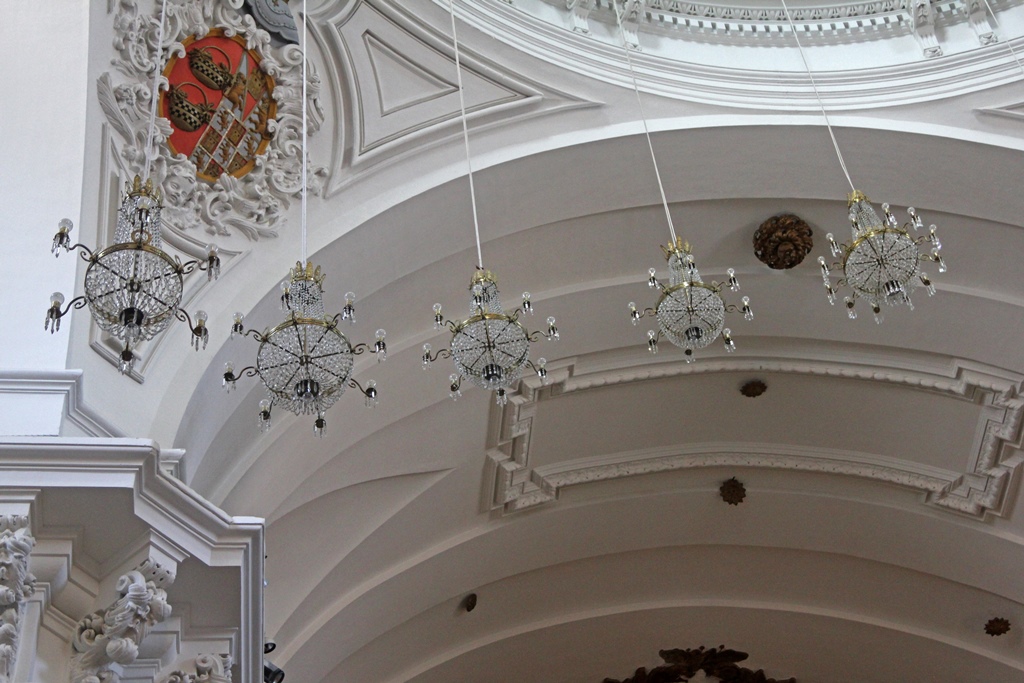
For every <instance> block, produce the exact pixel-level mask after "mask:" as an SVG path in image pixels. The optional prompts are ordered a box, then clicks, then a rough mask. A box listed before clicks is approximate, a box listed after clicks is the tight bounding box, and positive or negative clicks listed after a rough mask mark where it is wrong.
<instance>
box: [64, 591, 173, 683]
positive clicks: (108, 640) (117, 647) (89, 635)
mask: <svg viewBox="0 0 1024 683" xmlns="http://www.w3.org/2000/svg"><path fill="white" fill-rule="evenodd" d="M117 592H118V594H119V595H120V596H121V597H119V598H118V599H117V600H115V601H114V603H113V604H112V605H110V607H108V608H107V609H105V610H98V611H96V612H93V613H92V614H90V615H88V616H86V617H85V618H83V619H82V620H81V621H79V622H78V629H77V631H76V633H75V636H74V640H73V641H72V646H73V648H74V652H75V654H74V655H73V657H72V661H71V683H116V681H117V680H118V677H117V673H116V672H115V671H113V670H111V668H110V667H111V666H112V665H114V664H120V665H125V664H131V663H132V662H134V661H135V658H136V657H138V656H139V643H141V642H142V641H143V639H144V638H145V637H146V635H147V634H148V633H149V631H150V629H151V628H152V627H153V626H154V625H155V624H158V623H160V622H162V621H164V620H165V619H167V617H169V616H170V615H171V606H170V605H169V604H168V603H167V592H166V591H164V590H163V589H161V588H157V587H156V586H155V584H154V583H153V582H152V581H149V582H147V581H146V578H145V577H144V576H143V575H142V572H139V571H130V572H128V573H127V574H124V575H122V576H121V577H120V578H119V579H118V580H117Z"/></svg>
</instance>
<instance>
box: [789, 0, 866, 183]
mask: <svg viewBox="0 0 1024 683" xmlns="http://www.w3.org/2000/svg"><path fill="white" fill-rule="evenodd" d="M781 2H782V9H783V11H785V13H786V20H787V21H789V28H790V29H791V30H792V31H793V39H794V40H795V41H796V47H797V49H798V50H799V51H800V59H802V60H803V62H804V69H806V70H807V77H808V78H809V79H810V80H811V88H813V89H814V98H815V99H816V100H817V101H818V108H819V109H821V115H822V116H823V117H824V118H825V127H826V128H828V135H829V137H830V138H832V147H834V148H835V150H836V158H838V159H839V165H840V166H841V167H842V169H843V175H845V176H846V182H848V183H849V184H850V190H851V191H853V192H856V191H857V188H856V187H854V185H853V180H851V179H850V172H849V171H848V170H847V169H846V161H844V160H843V153H842V152H840V151H839V143H838V142H836V134H835V133H834V132H833V131H832V121H831V120H830V119H829V117H828V112H827V111H825V104H824V102H822V101H821V93H820V92H818V84H817V83H815V82H814V74H813V73H811V65H810V63H809V62H808V61H807V54H806V53H805V52H804V46H803V45H801V44H800V36H798V35H797V30H796V24H794V23H793V15H792V14H790V13H789V7H788V6H787V5H786V0H781Z"/></svg>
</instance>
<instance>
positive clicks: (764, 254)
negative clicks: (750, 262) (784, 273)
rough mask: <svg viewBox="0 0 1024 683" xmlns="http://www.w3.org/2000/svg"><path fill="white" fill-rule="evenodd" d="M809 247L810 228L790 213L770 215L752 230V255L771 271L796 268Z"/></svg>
mask: <svg viewBox="0 0 1024 683" xmlns="http://www.w3.org/2000/svg"><path fill="white" fill-rule="evenodd" d="M813 246H814V239H813V231H812V230H811V226H809V225H807V223H806V222H805V221H804V219H802V218H800V217H799V216H796V215H794V214H791V213H783V214H779V215H778V216H772V217H771V218H769V219H768V220H766V221H765V222H764V223H761V225H760V226H759V227H758V228H757V230H755V231H754V255H755V256H757V258H758V259H759V260H760V261H761V262H762V263H764V264H765V265H767V266H768V267H769V268H774V269H775V270H787V269H789V268H793V267H795V266H798V265H799V264H800V262H801V261H803V260H804V257H805V256H807V254H808V253H810V251H811V247H813Z"/></svg>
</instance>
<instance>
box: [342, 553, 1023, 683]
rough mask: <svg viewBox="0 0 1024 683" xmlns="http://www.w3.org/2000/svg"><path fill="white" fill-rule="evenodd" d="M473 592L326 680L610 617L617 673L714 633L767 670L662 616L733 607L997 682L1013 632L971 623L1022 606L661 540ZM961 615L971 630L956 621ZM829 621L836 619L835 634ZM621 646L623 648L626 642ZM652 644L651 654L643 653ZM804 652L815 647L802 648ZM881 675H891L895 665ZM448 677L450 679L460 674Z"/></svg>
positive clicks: (801, 558) (839, 564)
mask: <svg viewBox="0 0 1024 683" xmlns="http://www.w3.org/2000/svg"><path fill="white" fill-rule="evenodd" d="M772 568H776V569H775V570H773V569H772ZM787 576H788V577H791V580H786V578H787ZM475 590H476V593H477V595H478V598H479V601H478V608H477V610H474V612H473V613H471V614H467V613H464V612H462V611H461V610H460V608H459V605H458V604H457V603H458V599H459V597H461V596H458V597H455V598H452V599H451V600H447V601H445V602H442V603H440V604H438V605H436V606H434V607H432V608H430V609H428V610H426V611H424V612H422V613H420V614H419V615H417V616H415V617H414V618H412V619H410V620H409V621H406V622H404V623H403V624H401V625H399V626H397V627H396V628H394V629H392V630H390V631H388V632H387V633H385V634H383V635H382V636H381V637H379V638H377V639H376V640H374V641H372V642H370V643H368V644H367V645H365V646H364V647H362V648H361V649H360V650H359V651H357V652H355V653H354V654H353V655H352V656H351V657H349V658H348V659H346V660H345V661H343V662H342V663H340V664H339V665H338V667H336V668H335V669H334V670H333V671H332V672H331V673H330V674H329V675H328V676H327V677H326V680H361V681H371V680H380V681H408V680H415V679H416V676H418V675H423V676H424V677H425V678H426V679H427V680H430V679H432V678H434V679H439V676H440V674H439V673H437V671H436V670H442V671H443V670H446V669H447V670H449V672H451V670H452V669H453V668H456V667H457V668H462V670H463V671H466V669H465V668H463V667H464V666H465V665H464V664H463V661H464V660H467V659H469V660H479V659H480V657H481V651H484V652H486V651H488V650H491V651H492V652H493V653H494V655H493V656H494V657H496V658H503V655H501V654H498V653H499V652H500V650H502V649H505V648H507V647H508V645H509V642H508V641H510V640H513V639H516V638H522V637H524V636H525V637H528V638H531V639H535V638H543V637H544V636H543V635H542V634H544V633H546V632H548V631H550V630H551V629H557V628H560V627H561V628H567V629H576V628H586V627H585V626H582V624H581V623H580V622H585V621H589V620H597V621H600V620H603V619H605V618H607V617H611V616H618V617H621V618H622V619H623V620H624V621H627V620H628V621H627V623H629V624H630V625H631V626H632V628H626V629H622V628H620V629H616V631H615V632H616V633H617V634H618V637H619V638H620V639H621V640H620V642H619V643H618V644H611V645H610V650H612V651H615V652H616V654H618V653H623V654H625V653H628V652H630V651H631V650H634V649H635V654H634V655H633V656H634V659H633V660H632V661H631V662H629V664H631V666H627V667H624V668H623V671H624V672H625V671H629V670H630V669H631V668H632V667H635V666H638V665H640V664H642V663H646V662H648V661H651V658H652V657H653V656H654V655H655V651H656V650H657V649H660V648H668V647H695V646H696V645H698V644H705V645H706V644H708V643H710V642H714V643H715V644H716V645H717V644H720V643H726V644H728V646H730V647H734V648H736V649H739V650H742V651H746V652H750V653H752V655H753V659H752V660H751V661H752V662H758V661H760V663H758V664H757V667H764V666H766V664H765V661H766V660H765V659H764V658H765V657H774V656H778V652H777V651H774V650H769V648H768V647H766V644H765V643H764V642H757V641H756V639H755V638H754V637H752V636H751V634H747V638H746V642H738V641H737V638H739V637H740V636H739V634H738V633H736V632H731V633H730V632H726V631H724V630H722V629H721V628H720V627H718V626H713V625H712V624H711V620H710V619H708V618H705V619H704V620H702V621H699V622H697V624H693V623H690V624H687V627H686V628H680V627H681V626H682V624H680V622H681V621H682V620H681V619H679V618H678V617H676V618H673V617H670V616H668V615H669V614H670V613H672V612H682V613H684V614H685V613H686V612H691V611H692V612H697V611H704V612H733V611H736V612H740V613H742V616H741V617H739V615H737V616H738V617H739V618H742V619H752V620H758V621H759V620H762V619H766V620H769V621H772V620H777V619H784V618H786V616H787V615H789V616H792V617H794V618H796V617H798V616H799V617H804V618H808V619H813V618H816V617H827V618H828V619H833V620H836V621H837V622H838V621H842V622H846V623H845V626H844V627H845V628H851V629H858V628H863V627H866V626H873V627H877V628H879V629H882V630H885V631H887V632H888V633H887V636H886V638H887V640H888V643H887V644H886V646H885V647H886V649H887V650H889V651H890V652H893V653H897V652H900V649H901V646H900V645H897V644H896V642H895V641H903V642H905V641H907V640H909V639H910V638H921V639H924V640H928V641H931V645H932V646H934V647H937V648H940V649H942V650H943V651H944V655H943V658H951V659H960V658H969V659H972V660H974V661H973V662H972V666H978V662H977V660H978V659H987V660H989V665H990V666H991V665H998V666H999V667H1000V668H1001V667H1006V669H1008V670H1009V671H1008V672H1006V675H1005V676H1004V677H1005V678H1007V679H1009V678H1012V676H1011V675H1009V674H1010V673H1011V672H1019V671H1021V670H1022V668H1024V663H1022V662H1021V661H1020V657H1019V656H1018V655H1017V654H1016V653H1015V651H1014V650H1015V648H1016V647H1018V646H1019V640H1018V642H1010V639H994V638H991V637H989V636H987V635H985V634H984V633H983V631H982V629H981V628H980V627H979V626H980V625H981V624H984V623H985V621H987V620H988V619H989V618H990V616H988V615H990V614H996V613H1000V614H1004V613H1012V612H1013V611H1014V610H1019V609H1021V607H1022V606H1021V605H1020V604H1017V603H1012V604H1011V603H1009V602H1008V601H1006V600H1004V599H1001V598H999V597H998V596H994V595H992V594H990V593H986V592H984V591H979V590H977V589H975V588H972V587H969V586H965V585H963V584H959V583H956V582H951V581H947V580H944V579H941V578H939V577H935V576H931V575H925V574H921V573H919V572H915V571H911V570H907V569H903V568H900V567H896V566H893V565H886V564H880V563H877V562H871V561H867V560H861V559H858V558H853V557H849V556H839V555H830V554H828V553H817V552H808V551H795V550H786V549H768V548H753V547H739V546H730V545H712V546H686V547H679V546H674V547H669V546H665V547H658V548H652V549H649V550H645V551H638V552H630V553H620V554H614V555H603V556H600V557H591V558H587V559H584V560H579V561H574V562H567V563H564V564H561V565H557V566H548V567H545V568H543V569H539V570H535V571H531V572H526V573H523V574H519V575H516V576H511V577H507V578H505V579H502V580H500V581H497V582H495V583H492V584H488V585H485V586H479V587H478V588H476V589H475ZM758 612H768V613H773V614H764V615H758V614H757V613H758ZM647 621H649V622H653V623H654V624H657V629H658V630H657V631H653V632H652V633H650V634H649V635H648V639H647V640H646V642H644V641H641V640H640V639H638V638H636V637H635V636H636V635H638V634H635V631H636V630H637V627H638V625H639V624H642V623H643V622H647ZM967 624H970V625H972V626H974V628H969V629H965V628H963V627H964V626H965V625H967ZM837 628H839V626H838V624H834V625H833V628H832V631H833V632H834V631H835V630H836V629H837ZM658 631H660V632H658ZM805 633H806V632H805ZM805 637H806V636H801V637H800V638H799V639H798V638H795V637H792V636H790V640H792V641H795V642H793V643H792V644H791V645H790V647H806V646H807V645H808V643H805V642H801V641H803V640H804V638H805ZM832 638H835V636H832ZM622 641H626V642H629V643H630V645H629V646H627V647H623V645H622ZM634 644H638V645H639V648H637V647H636V645H634ZM603 646H605V645H602V646H597V644H596V643H591V642H588V640H587V639H585V638H578V639H577V640H576V643H575V646H574V647H572V648H568V649H567V650H566V651H565V652H563V655H564V656H566V657H571V658H573V659H578V658H580V657H581V656H582V657H583V659H584V660H587V661H589V660H592V659H600V658H601V657H602V655H601V654H599V653H598V652H596V651H595V650H596V647H603ZM652 647H653V648H654V649H653V650H651V651H643V650H641V649H640V648H652ZM509 649H511V648H509ZM780 649H781V648H780ZM857 649H859V648H858V644H857V643H854V642H849V643H847V645H846V647H840V646H838V643H836V642H835V640H833V644H832V647H831V648H830V652H829V654H828V655H826V656H825V657H824V658H823V659H826V661H827V657H828V656H831V655H833V654H838V653H840V652H843V651H849V650H853V651H856V650H857ZM385 653H390V656H386V655H385ZM550 654H551V651H550V650H546V649H545V648H543V647H541V648H540V651H539V652H538V657H537V658H538V659H539V660H541V661H544V660H545V659H546V658H547V656H549V655H550ZM605 656H609V655H607V654H606V655H605ZM620 656H621V655H620ZM811 656H812V657H814V658H817V657H819V656H820V655H819V654H818V653H815V652H813V651H812V652H811ZM839 656H841V655H839ZM503 664H505V665H507V664H511V662H507V663H506V662H503V663H501V664H499V663H498V661H493V660H492V666H493V667H494V668H495V669H497V670H502V671H503V672H505V671H506V670H505V666H503ZM605 666H609V667H610V668H608V669H606V670H605V672H604V674H600V673H598V674H597V675H594V672H593V671H592V670H591V671H590V672H589V673H591V675H590V677H589V680H590V681H596V680H601V679H600V676H601V675H607V674H608V672H610V671H614V670H615V667H614V666H612V665H611V664H608V665H605ZM781 666H782V665H781V664H779V665H776V666H773V667H772V668H770V669H769V673H771V672H772V671H775V673H779V674H781V673H785V672H784V671H782V670H779V669H778V667H781ZM541 668H542V669H543V668H546V667H541ZM567 668H571V667H567ZM589 668H590V667H589V666H588V665H587V664H584V665H582V666H581V669H583V670H582V671H572V673H571V674H570V675H569V676H566V677H565V678H563V679H562V680H581V681H582V680H588V678H586V676H585V674H586V673H587V671H586V670H587V669H589ZM997 670H999V669H997ZM849 673H852V672H849ZM887 674H888V675H889V676H890V677H893V678H898V676H895V675H894V672H892V671H889V672H887ZM449 675H450V674H449ZM505 675H506V676H507V675H508V673H507V672H506V673H505ZM623 675H624V673H623ZM1017 675H1019V674H1017ZM452 678H454V679H456V680H460V679H463V678H465V674H462V675H454V676H451V675H450V677H449V680H451V679H452ZM966 679H967V680H970V679H971V676H967V677H966ZM809 680H815V679H813V678H811V679H809ZM828 680H834V679H828ZM858 680H865V679H863V678H858Z"/></svg>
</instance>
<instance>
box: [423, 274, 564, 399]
mask: <svg viewBox="0 0 1024 683" xmlns="http://www.w3.org/2000/svg"><path fill="white" fill-rule="evenodd" d="M470 294H471V297H470V306H469V317H467V318H465V319H463V320H459V321H454V320H446V319H445V318H444V316H443V315H442V313H441V304H434V329H436V330H440V329H442V328H444V327H447V328H448V329H449V330H450V331H451V333H452V342H451V347H450V348H446V349H441V350H439V351H437V352H432V349H431V345H430V344H424V345H423V367H424V368H426V367H428V366H429V365H430V364H431V363H432V362H434V361H435V360H437V359H438V358H442V357H443V358H452V359H453V361H454V362H455V369H456V370H457V371H458V372H457V373H456V374H453V375H451V377H450V380H451V397H452V398H453V399H457V398H459V397H460V396H461V395H462V391H461V386H462V382H463V380H467V381H469V382H470V383H472V384H475V385H476V386H478V387H480V388H482V389H487V390H488V391H493V392H495V396H496V399H497V402H498V403H499V404H501V405H504V404H505V403H506V402H507V400H508V397H507V390H508V389H509V388H510V387H511V386H512V385H513V384H514V383H515V382H516V381H518V380H519V379H520V378H521V377H522V374H523V369H524V368H527V367H529V368H530V369H531V370H533V371H534V372H536V373H537V376H538V377H540V379H541V381H542V382H543V381H545V380H546V379H547V367H546V366H547V361H546V360H545V359H543V358H541V359H538V361H537V362H536V363H534V362H532V361H531V360H530V359H529V355H530V342H534V341H537V340H539V339H540V337H541V336H543V337H544V338H546V339H548V340H549V341H557V340H558V338H559V333H558V328H557V327H555V319H554V318H553V317H549V318H548V319H547V331H546V332H541V331H539V330H538V331H535V332H528V331H527V329H526V328H525V327H524V326H523V324H522V323H520V322H519V318H520V316H521V315H522V314H523V313H527V314H530V315H532V314H533V303H532V302H531V301H530V293H529V292H524V293H523V304H522V307H520V308H517V309H516V310H515V311H513V312H512V313H511V314H506V313H505V312H504V310H503V308H502V305H501V298H500V296H499V294H498V283H497V281H496V280H495V278H494V275H493V274H492V273H491V272H490V271H487V270H478V271H476V273H474V275H473V279H472V281H471V282H470Z"/></svg>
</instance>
